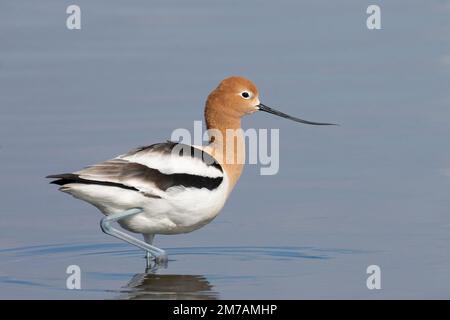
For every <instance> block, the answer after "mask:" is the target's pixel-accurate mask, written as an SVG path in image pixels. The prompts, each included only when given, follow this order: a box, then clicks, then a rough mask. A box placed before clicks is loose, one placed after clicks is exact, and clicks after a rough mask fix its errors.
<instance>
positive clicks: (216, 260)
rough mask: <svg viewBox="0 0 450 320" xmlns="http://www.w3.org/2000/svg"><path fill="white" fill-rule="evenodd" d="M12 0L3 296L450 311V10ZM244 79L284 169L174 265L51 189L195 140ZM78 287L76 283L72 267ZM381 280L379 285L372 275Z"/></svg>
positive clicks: (257, 121) (0, 64)
mask: <svg viewBox="0 0 450 320" xmlns="http://www.w3.org/2000/svg"><path fill="white" fill-rule="evenodd" d="M71 3H72V2H70V1H56V0H55V1H39V3H33V4H31V3H30V2H29V1H2V2H1V3H0V164H1V165H0V177H1V179H0V200H1V205H2V206H1V218H0V246H1V248H0V298H52V299H54V298H67V299H79V298H100V299H116V298H117V299H130V298H133V299H134V298H136V299H142V298H145V299H152V298H156V299H161V298H163V299H164V298H170V299H172V298H199V299H220V298H375V299H378V298H450V271H449V270H450V142H449V141H450V139H449V137H450V90H449V89H450V77H449V76H450V1H444V0H442V1H406V0H405V1H377V3H378V4H379V5H380V6H381V10H382V30H378V31H369V30H367V28H366V25H365V19H366V16H367V15H366V13H365V10H366V8H367V6H368V5H369V4H372V2H366V1H356V0H355V1H340V2H339V4H337V3H334V2H332V1H316V0H315V1H312V0H311V1H277V2H273V1H270V2H269V1H246V2H242V1H234V0H233V1H210V0H208V1H207V0H203V1H189V3H187V2H186V1H180V0H178V1H171V2H169V1H162V0H161V1H143V0H142V1H132V2H131V3H129V2H127V3H125V2H123V1H98V0H96V1H81V0H79V1H77V4H79V5H80V6H81V9H82V30H81V31H69V30H67V29H66V27H65V19H66V16H67V15H66V14H65V9H66V7H67V6H68V5H69V4H71ZM232 74H239V75H244V76H247V77H248V78H250V79H252V80H253V81H254V82H256V84H257V85H258V86H259V87H260V91H261V98H262V101H263V102H264V103H266V104H268V105H273V106H277V107H279V108H280V109H281V110H283V111H285V112H287V113H290V114H293V115H298V116H303V117H305V118H306V119H310V120H317V121H332V122H338V123H340V124H341V126H340V127H335V128H317V127H309V126H302V125H299V124H296V123H293V122H289V121H287V120H284V119H279V118H273V117H270V116H269V115H267V114H257V115H254V116H252V117H249V118H246V119H244V121H243V125H244V126H245V128H252V127H254V128H279V129H280V138H281V143H280V154H281V155H280V172H279V173H278V174H277V175H274V176H260V175H259V166H257V165H250V166H247V167H246V170H245V172H244V174H243V176H242V179H241V181H240V182H239V184H238V185H237V187H236V189H235V191H234V192H233V194H232V196H231V197H230V199H229V201H228V202H227V204H226V206H225V208H224V209H223V211H222V212H221V214H220V215H219V216H218V218H217V219H216V220H214V221H213V223H211V224H210V225H208V226H206V227H205V228H203V229H201V230H198V231H196V232H194V233H191V234H185V235H177V236H159V237H157V238H156V244H157V245H159V246H161V247H163V248H166V249H167V250H168V252H169V255H170V259H171V260H170V261H169V264H168V267H167V268H165V269H159V270H157V271H156V272H155V273H150V274H145V270H144V266H145V265H144V259H143V253H142V252H141V251H139V250H137V249H135V248H133V247H130V246H129V245H127V244H124V243H121V242H120V241H118V240H116V239H114V238H111V237H108V236H106V235H104V234H103V233H102V232H101V231H100V229H99V224H98V223H99V219H100V218H101V215H100V214H99V212H98V211H97V210H96V209H95V208H94V207H92V206H90V205H88V204H86V203H83V202H81V201H78V200H76V199H73V198H71V197H69V196H67V195H65V194H62V193H60V192H57V191H56V188H55V186H52V185H48V184H47V181H46V180H45V179H44V178H43V177H44V176H46V175H47V174H51V173H60V172H67V171H73V170H77V169H79V168H81V167H84V166H86V165H89V164H93V163H96V162H98V161H102V160H105V159H108V158H111V157H113V156H115V155H117V154H120V153H123V152H125V151H127V150H129V149H131V148H133V147H136V146H140V145H145V144H149V143H153V142H158V141H164V140H166V139H168V138H170V134H171V132H172V130H173V129H175V128H188V129H192V128H193V121H194V120H200V119H201V117H202V108H203V105H204V100H205V97H206V95H207V94H208V93H209V91H210V90H211V89H212V88H214V87H215V86H216V85H217V83H218V82H219V81H220V80H221V79H222V78H224V77H226V76H228V75H232ZM72 264H76V265H79V266H80V268H81V270H82V280H81V282H82V290H79V291H77V290H74V291H72V290H67V289H66V287H65V283H66V277H67V274H66V273H65V271H66V268H67V266H69V265H72ZM372 264H376V265H379V266H380V267H381V272H382V278H381V279H382V280H381V281H382V289H381V290H368V289H367V287H366V278H367V276H368V275H367V274H366V268H367V266H369V265H372Z"/></svg>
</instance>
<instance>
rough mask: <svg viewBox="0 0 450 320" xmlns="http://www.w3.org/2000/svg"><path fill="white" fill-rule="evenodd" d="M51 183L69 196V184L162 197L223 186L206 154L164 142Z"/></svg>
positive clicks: (218, 169) (216, 167)
mask: <svg viewBox="0 0 450 320" xmlns="http://www.w3.org/2000/svg"><path fill="white" fill-rule="evenodd" d="M48 178H54V179H56V180H54V181H52V182H51V183H54V184H57V185H60V186H62V188H61V189H62V191H67V192H69V193H70V190H68V189H70V188H68V187H66V188H64V186H68V185H69V184H70V185H72V186H73V184H84V185H87V184H93V185H98V186H105V187H117V188H122V189H126V190H132V191H136V192H140V193H142V194H144V195H147V196H149V197H161V196H163V195H164V192H166V191H167V190H168V189H170V188H179V189H180V190H183V189H188V188H196V189H202V188H206V189H208V190H214V189H216V188H218V187H219V185H220V184H221V183H222V182H223V178H224V173H223V169H222V167H221V166H220V164H219V163H218V162H217V161H216V160H215V159H214V158H213V157H212V156H211V155H209V154H208V153H206V152H203V151H202V150H200V149H198V148H195V147H192V146H188V145H185V144H180V143H174V142H166V143H158V144H153V145H150V146H146V147H141V148H138V149H135V150H133V151H130V152H128V153H126V154H124V155H121V156H119V157H117V158H114V159H112V160H108V161H105V162H102V163H99V164H96V165H93V166H90V167H87V168H85V169H83V170H80V171H77V172H74V173H66V174H57V175H50V176H48Z"/></svg>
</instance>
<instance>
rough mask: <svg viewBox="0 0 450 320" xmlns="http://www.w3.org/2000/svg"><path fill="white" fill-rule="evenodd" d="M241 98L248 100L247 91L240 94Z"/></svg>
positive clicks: (248, 94)
mask: <svg viewBox="0 0 450 320" xmlns="http://www.w3.org/2000/svg"><path fill="white" fill-rule="evenodd" d="M241 96H242V98H244V99H249V98H250V93H248V92H247V91H244V92H242V93H241Z"/></svg>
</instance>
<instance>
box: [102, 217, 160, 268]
mask: <svg viewBox="0 0 450 320" xmlns="http://www.w3.org/2000/svg"><path fill="white" fill-rule="evenodd" d="M141 212H142V209H141V208H132V209H128V210H126V211H122V212H118V213H113V214H110V215H108V216H105V217H104V218H103V219H102V220H101V221H100V227H101V229H102V231H103V232H104V233H106V234H109V235H110V236H113V237H116V238H118V239H121V240H123V241H125V242H128V243H130V244H132V245H134V246H136V247H138V248H141V249H143V250H145V251H146V252H147V254H146V257H147V263H148V262H149V260H152V259H153V260H155V262H156V263H163V262H165V261H167V254H166V252H165V251H164V250H162V249H159V248H157V247H155V246H152V245H151V241H152V240H153V236H151V239H150V238H148V240H150V241H149V242H150V243H147V242H144V241H141V240H139V239H136V238H135V237H132V236H130V235H129V234H128V233H125V232H123V231H120V230H118V229H116V228H114V227H113V226H112V225H111V224H112V223H113V222H116V221H119V220H121V219H124V218H127V217H131V216H134V215H135V214H139V213H141ZM144 239H145V240H146V241H147V235H146V236H144Z"/></svg>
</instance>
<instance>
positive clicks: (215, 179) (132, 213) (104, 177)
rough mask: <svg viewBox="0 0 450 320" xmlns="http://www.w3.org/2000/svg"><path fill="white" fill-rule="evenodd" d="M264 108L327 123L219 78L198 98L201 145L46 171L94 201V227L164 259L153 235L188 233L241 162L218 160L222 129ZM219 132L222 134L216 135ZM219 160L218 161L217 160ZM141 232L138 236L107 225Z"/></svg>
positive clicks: (219, 200)
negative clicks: (203, 129) (205, 140)
mask: <svg viewBox="0 0 450 320" xmlns="http://www.w3.org/2000/svg"><path fill="white" fill-rule="evenodd" d="M258 110H260V111H265V112H268V113H271V114H274V115H277V116H280V117H283V118H287V119H291V120H294V121H297V122H301V123H305V124H311V125H332V123H318V122H310V121H306V120H302V119H299V118H295V117H292V116H289V115H287V114H285V113H282V112H280V111H277V110H275V109H272V108H270V107H268V106H266V105H264V104H262V103H261V102H260V101H259V95H258V89H257V88H256V86H255V85H254V84H253V83H252V82H251V81H249V80H247V79H245V78H242V77H230V78H227V79H225V80H223V81H222V82H221V83H220V84H219V86H218V87H217V88H216V89H215V90H214V91H212V92H211V94H210V95H209V96H208V99H207V101H206V107H205V120H206V126H207V128H208V129H209V130H216V132H218V133H219V134H217V135H211V136H210V143H209V144H208V145H207V146H195V147H194V146H190V145H185V144H180V143H175V142H164V143H157V144H153V145H150V146H146V147H141V148H137V149H135V150H132V151H130V152H128V153H126V154H123V155H120V156H118V157H116V158H114V159H112V160H108V161H105V162H102V163H99V164H96V165H93V166H91V167H87V168H85V169H83V170H80V171H77V172H74V173H65V174H56V175H50V176H48V178H54V179H57V180H54V181H52V182H51V183H54V184H57V185H60V186H61V187H60V188H59V190H61V191H63V192H66V193H69V194H71V195H72V196H74V197H75V198H78V199H81V200H84V201H87V202H89V203H91V204H93V205H94V206H96V207H97V208H98V209H99V210H100V211H101V212H102V213H103V214H105V217H104V218H103V219H102V221H101V228H102V230H103V231H104V232H105V233H107V234H109V235H112V236H115V237H117V238H119V239H122V240H124V241H126V242H129V243H131V244H133V245H135V246H137V247H139V248H141V249H144V250H145V251H146V252H147V261H150V259H151V258H154V259H155V260H156V261H157V262H163V261H166V259H167V255H166V254H165V251H164V250H161V249H159V248H157V247H155V246H153V245H152V242H153V238H154V236H155V234H178V233H187V232H191V231H194V230H196V229H198V228H200V227H202V226H204V225H206V224H207V223H209V222H210V221H211V220H212V219H214V217H216V216H217V214H218V213H219V211H220V210H221V209H222V207H223V205H224V204H225V201H226V199H227V198H228V196H229V195H230V192H231V190H232V189H233V187H234V186H235V184H236V182H237V180H238V179H239V176H240V175H241V172H242V169H243V163H242V162H241V161H239V162H238V161H235V162H234V161H223V159H224V158H225V152H226V151H227V150H226V146H228V145H229V144H228V143H229V141H227V134H226V131H227V130H230V129H231V130H239V129H240V128H241V117H243V116H244V115H247V114H251V113H253V112H255V111H258ZM220 133H222V134H220ZM232 139H233V143H232V144H231V145H232V146H233V149H232V150H231V151H232V152H233V153H236V152H237V150H240V152H244V150H245V146H244V144H245V139H244V138H243V136H239V135H237V136H233V138H232ZM220 159H222V160H220ZM115 221H116V222H118V223H119V224H120V225H121V226H122V227H123V228H124V229H126V230H129V231H131V232H135V233H141V234H143V236H144V241H141V240H139V239H136V238H135V237H132V236H130V235H129V234H128V233H125V232H122V231H120V230H118V229H116V228H113V227H112V226H111V222H115Z"/></svg>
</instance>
